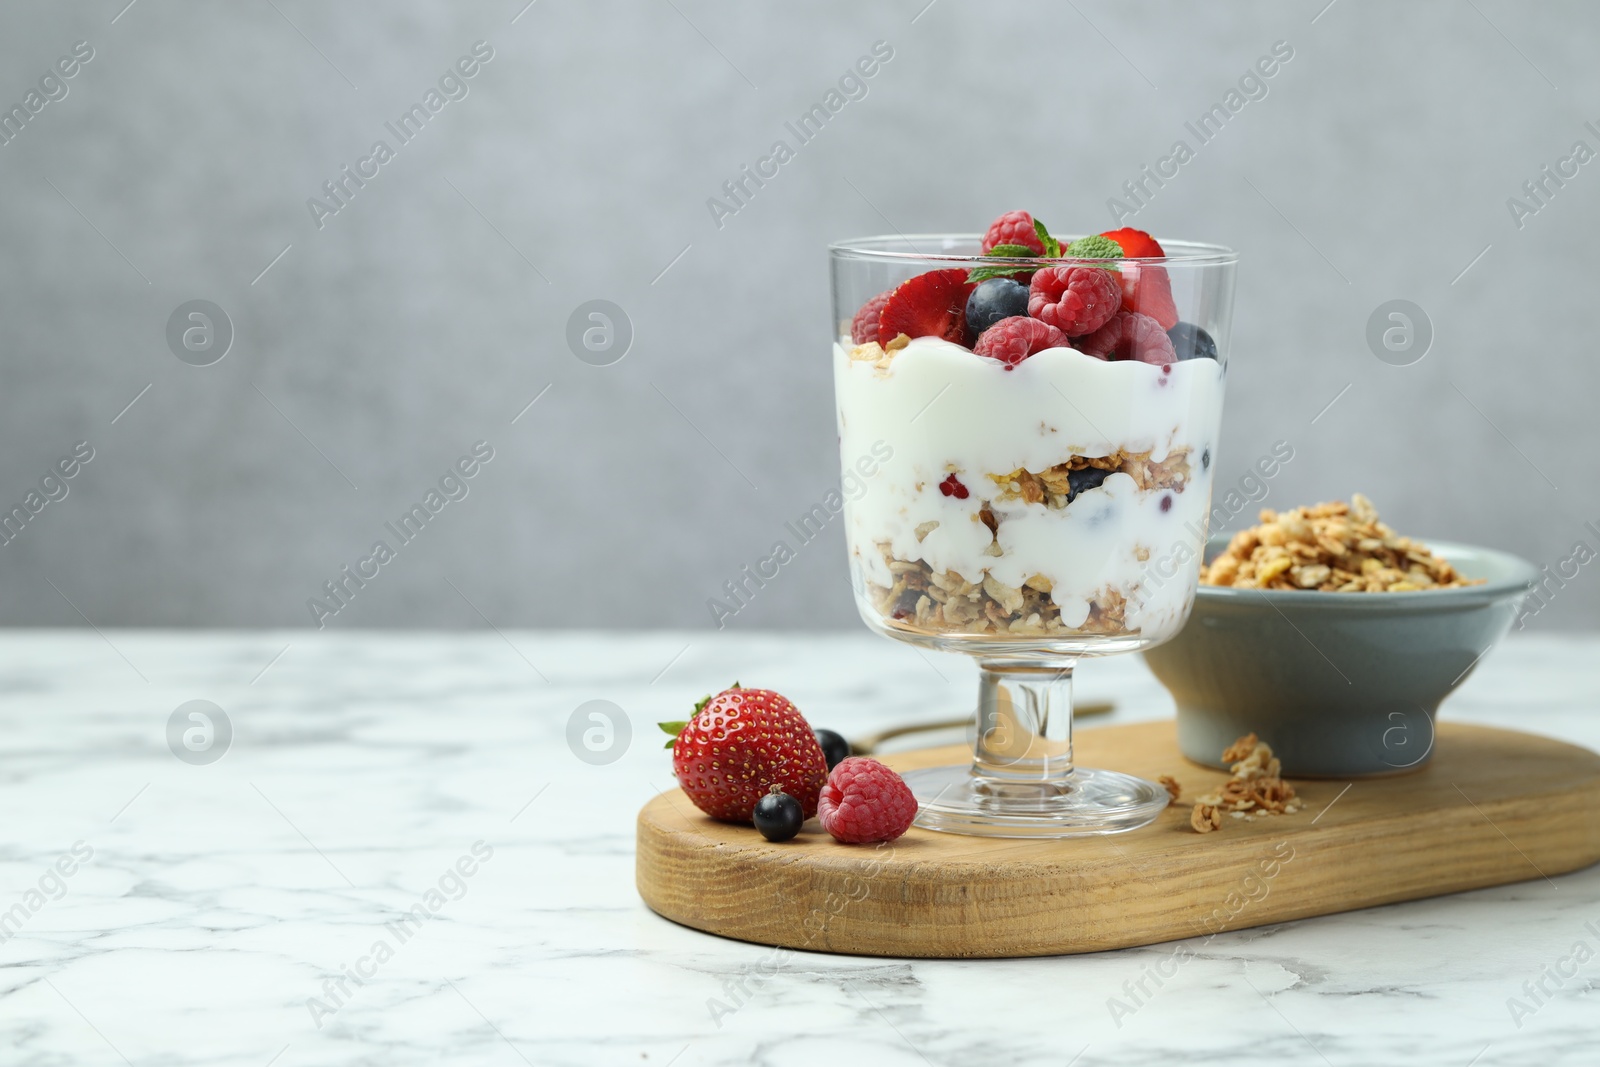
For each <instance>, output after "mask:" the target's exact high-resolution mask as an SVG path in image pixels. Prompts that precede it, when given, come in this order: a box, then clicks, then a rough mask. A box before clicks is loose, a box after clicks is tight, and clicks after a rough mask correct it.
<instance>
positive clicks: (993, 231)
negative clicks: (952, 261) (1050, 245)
mask: <svg viewBox="0 0 1600 1067" xmlns="http://www.w3.org/2000/svg"><path fill="white" fill-rule="evenodd" d="M995 245H1025V246H1027V247H1028V248H1031V249H1033V254H1034V255H1036V256H1042V255H1044V242H1043V241H1041V240H1039V234H1038V232H1037V231H1035V230H1034V228H1033V216H1032V215H1030V214H1028V213H1027V212H1026V211H1008V212H1006V213H1005V214H1004V215H1001V216H1000V217H999V218H997V219H995V220H994V221H993V222H992V223H990V224H989V232H988V233H985V234H984V235H983V254H984V255H988V254H989V249H991V248H993V247H994V246H995Z"/></svg>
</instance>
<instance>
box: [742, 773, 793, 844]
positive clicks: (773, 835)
mask: <svg viewBox="0 0 1600 1067" xmlns="http://www.w3.org/2000/svg"><path fill="white" fill-rule="evenodd" d="M750 818H751V820H752V821H753V822H754V823H755V824H756V829H757V830H760V831H761V836H762V837H764V838H766V839H767V840H768V841H787V840H789V839H790V838H792V837H794V836H795V835H796V834H798V833H799V832H800V827H801V826H803V825H804V824H805V821H806V813H805V812H804V811H802V810H801V808H800V802H799V801H798V800H796V799H795V798H794V797H792V796H790V795H789V794H788V793H785V792H784V791H783V787H781V786H776V785H775V786H773V787H772V791H771V792H770V793H768V794H767V795H766V796H764V797H762V798H761V799H760V800H758V801H756V808H755V811H753V812H751V813H750Z"/></svg>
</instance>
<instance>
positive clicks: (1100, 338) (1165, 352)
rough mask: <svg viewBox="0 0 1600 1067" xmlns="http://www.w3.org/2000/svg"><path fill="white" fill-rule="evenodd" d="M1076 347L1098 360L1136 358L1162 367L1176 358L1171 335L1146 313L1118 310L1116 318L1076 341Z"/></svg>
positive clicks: (1176, 354)
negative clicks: (1096, 357)
mask: <svg viewBox="0 0 1600 1067" xmlns="http://www.w3.org/2000/svg"><path fill="white" fill-rule="evenodd" d="M1078 347H1079V348H1080V349H1081V350H1083V351H1084V352H1087V353H1088V354H1089V355H1091V356H1098V357H1099V358H1101V359H1110V360H1122V359H1136V360H1139V361H1140V362H1141V363H1154V364H1156V365H1157V366H1165V365H1167V364H1170V363H1172V362H1174V361H1176V360H1177V358H1178V353H1177V351H1176V350H1175V349H1174V348H1173V347H1172V338H1170V337H1168V336H1167V331H1166V330H1163V329H1162V328H1161V324H1160V323H1159V322H1157V321H1156V320H1155V319H1152V318H1151V317H1150V316H1149V315H1141V314H1139V313H1138V312H1136V311H1119V312H1117V314H1116V317H1115V318H1113V319H1112V320H1111V321H1110V322H1108V323H1106V324H1105V325H1104V326H1102V327H1101V328H1100V329H1098V330H1096V331H1095V332H1094V333H1092V334H1090V335H1089V336H1088V337H1085V338H1084V339H1083V340H1082V341H1080V342H1078Z"/></svg>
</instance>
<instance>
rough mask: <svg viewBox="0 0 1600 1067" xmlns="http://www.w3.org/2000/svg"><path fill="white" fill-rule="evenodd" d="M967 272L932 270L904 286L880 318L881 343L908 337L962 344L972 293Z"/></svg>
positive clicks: (896, 291) (889, 302)
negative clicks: (968, 301)
mask: <svg viewBox="0 0 1600 1067" xmlns="http://www.w3.org/2000/svg"><path fill="white" fill-rule="evenodd" d="M972 288H973V287H972V286H970V285H968V284H967V272H966V271H964V270H960V269H959V268H957V269H951V270H930V271H928V272H927V273H926V274H919V275H917V276H916V277H915V278H912V279H911V280H910V281H907V282H902V283H901V284H900V285H899V286H897V287H896V288H895V289H894V290H893V291H892V292H890V294H889V298H888V299H887V300H886V301H884V305H883V312H882V314H880V315H879V316H878V340H879V341H880V342H881V343H883V344H888V343H889V342H890V341H893V340H894V339H895V338H896V337H898V336H900V335H901V334H905V335H906V336H907V337H942V338H944V339H945V340H946V341H954V342H955V343H956V344H960V343H961V340H962V338H963V337H964V336H965V335H966V332H967V297H968V296H969V295H970V294H971V293H972Z"/></svg>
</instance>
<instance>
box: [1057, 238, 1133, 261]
mask: <svg viewBox="0 0 1600 1067" xmlns="http://www.w3.org/2000/svg"><path fill="white" fill-rule="evenodd" d="M1067 255H1068V256H1071V257H1073V258H1075V259H1121V258H1123V257H1122V246H1121V245H1119V244H1117V242H1115V241H1113V240H1112V239H1111V238H1109V237H1100V236H1098V235H1096V236H1093V237H1080V238H1078V239H1077V240H1076V241H1074V242H1072V243H1071V244H1070V245H1068V246H1067Z"/></svg>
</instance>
